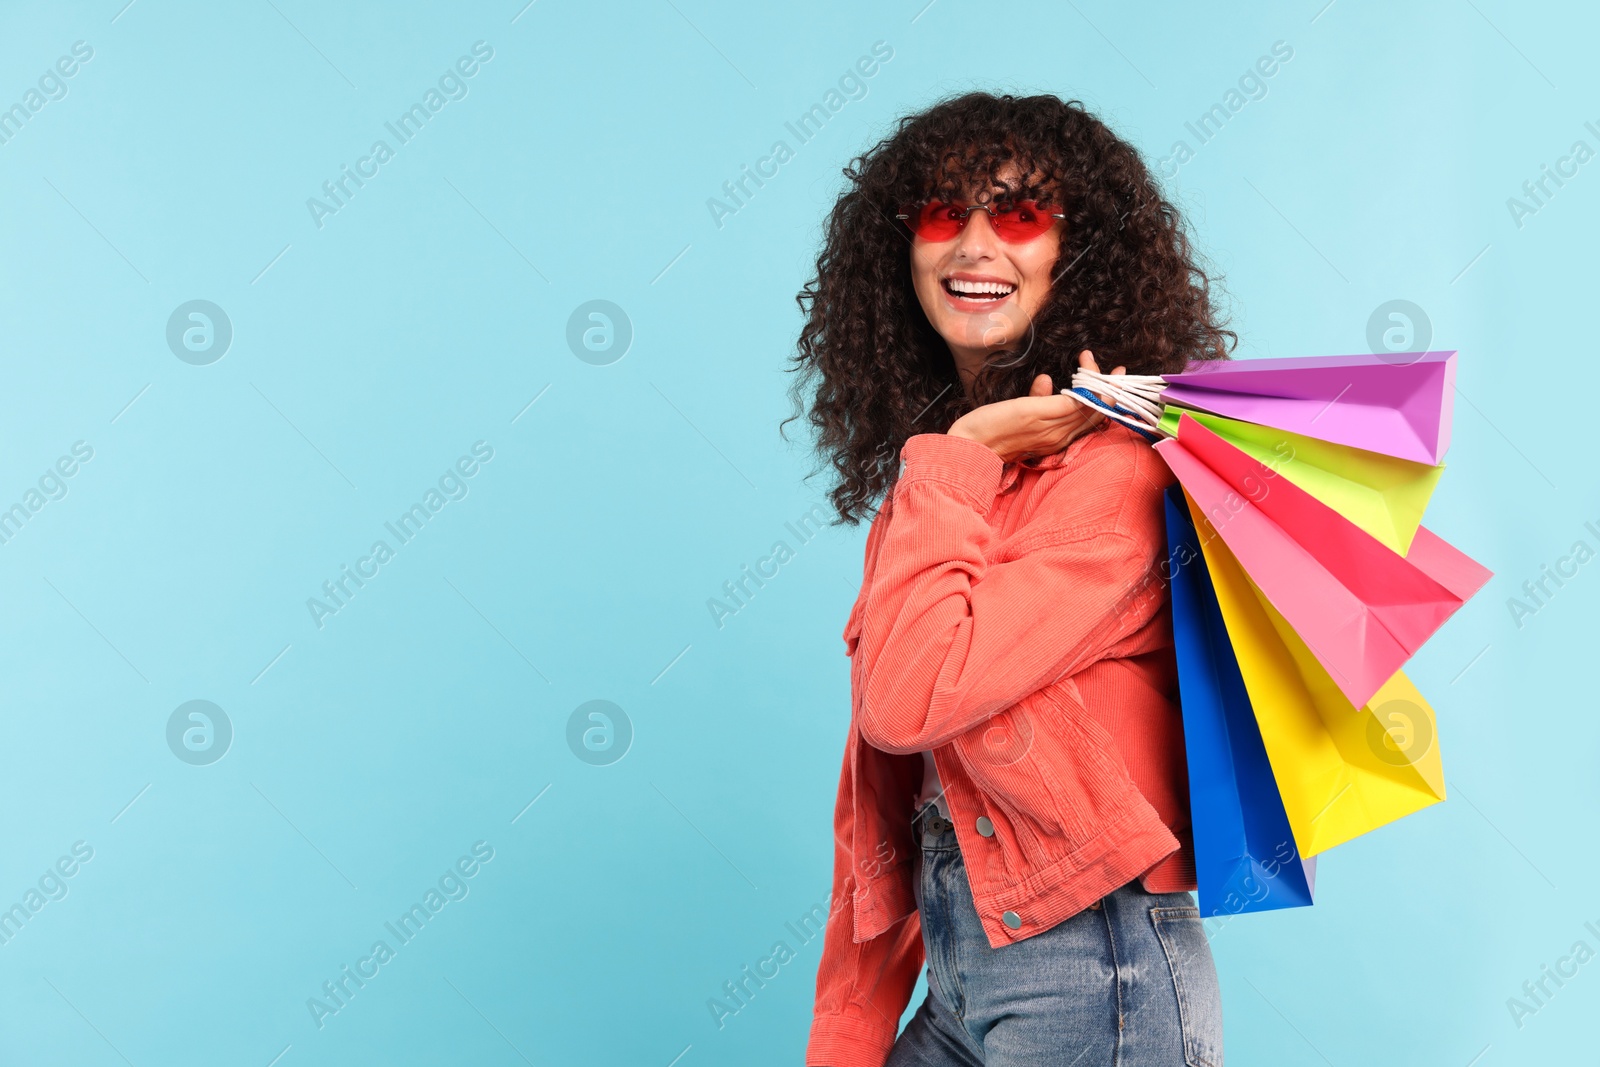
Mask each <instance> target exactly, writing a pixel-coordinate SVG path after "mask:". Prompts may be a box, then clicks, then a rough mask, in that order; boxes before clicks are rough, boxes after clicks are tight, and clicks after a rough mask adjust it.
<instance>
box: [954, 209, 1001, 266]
mask: <svg viewBox="0 0 1600 1067" xmlns="http://www.w3.org/2000/svg"><path fill="white" fill-rule="evenodd" d="M998 241H999V238H998V237H996V236H995V232H994V227H993V226H991V225H990V224H989V213H988V212H987V211H985V210H983V209H982V208H978V207H974V208H973V209H972V210H971V211H969V212H968V213H967V224H966V225H965V226H963V227H961V233H960V234H958V235H957V238H956V252H957V254H959V255H962V256H964V257H966V258H967V259H990V258H993V256H994V254H995V245H996V244H997V243H998Z"/></svg>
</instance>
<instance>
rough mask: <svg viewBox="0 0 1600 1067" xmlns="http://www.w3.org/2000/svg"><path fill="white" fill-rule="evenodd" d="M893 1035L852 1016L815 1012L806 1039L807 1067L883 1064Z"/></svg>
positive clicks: (892, 1043)
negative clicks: (808, 1036)
mask: <svg viewBox="0 0 1600 1067" xmlns="http://www.w3.org/2000/svg"><path fill="white" fill-rule="evenodd" d="M896 1025H898V1024H896ZM896 1036H897V1035H896V1033H895V1031H894V1030H893V1029H889V1030H887V1031H886V1030H885V1029H884V1028H883V1027H881V1026H869V1025H867V1024H866V1022H865V1021H864V1020H863V1019H860V1018H858V1017H855V1016H850V1015H818V1016H816V1017H815V1018H813V1019H812V1021H811V1035H810V1038H809V1040H808V1041H807V1042H806V1067H883V1064H884V1063H885V1062H886V1061H887V1060H888V1059H889V1053H890V1052H891V1051H892V1050H893V1049H894V1042H895V1037H896Z"/></svg>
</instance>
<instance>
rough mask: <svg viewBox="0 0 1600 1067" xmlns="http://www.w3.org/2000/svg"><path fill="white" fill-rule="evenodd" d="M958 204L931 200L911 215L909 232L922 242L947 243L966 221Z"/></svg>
mask: <svg viewBox="0 0 1600 1067" xmlns="http://www.w3.org/2000/svg"><path fill="white" fill-rule="evenodd" d="M961 210H962V209H961V206H960V205H959V204H946V203H944V202H943V201H940V200H931V201H929V202H928V203H926V204H923V205H922V207H920V208H918V209H916V211H915V212H914V213H912V215H911V220H910V221H911V230H912V232H913V233H915V234H916V235H917V236H918V237H920V238H922V239H923V240H924V241H948V240H950V238H952V237H954V236H955V235H956V234H958V233H960V232H961V227H962V226H963V225H964V224H965V222H966V220H965V219H964V218H962V215H961Z"/></svg>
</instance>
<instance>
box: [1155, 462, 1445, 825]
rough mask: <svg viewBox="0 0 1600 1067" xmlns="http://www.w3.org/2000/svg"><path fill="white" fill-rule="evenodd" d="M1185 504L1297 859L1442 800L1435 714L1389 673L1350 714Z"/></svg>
mask: <svg viewBox="0 0 1600 1067" xmlns="http://www.w3.org/2000/svg"><path fill="white" fill-rule="evenodd" d="M1184 499H1185V500H1186V501H1187V503H1188V505H1189V513H1190V515H1191V516H1192V517H1193V519H1194V524H1195V529H1196V531H1197V532H1198V534H1199V538H1200V549H1201V552H1202V553H1203V555H1204V556H1205V561H1206V570H1207V571H1208V572H1210V575H1211V581H1212V584H1213V585H1214V586H1215V588H1216V592H1217V603H1218V605H1219V606H1220V607H1221V609H1222V618H1223V622H1224V624H1225V625H1226V626H1227V630H1228V638H1229V640H1230V641H1231V642H1232V644H1233V650H1234V654H1235V655H1236V656H1237V657H1238V660H1239V671H1240V673H1241V674H1242V675H1243V677H1244V684H1245V689H1246V690H1247V691H1248V692H1249V694H1250V703H1251V705H1252V706H1253V707H1254V708H1255V713H1256V722H1257V724H1258V725H1259V726H1260V728H1261V740H1262V741H1263V742H1264V743H1265V745H1266V749H1267V759H1268V761H1269V762H1270V763H1271V764H1272V774H1273V777H1274V778H1275V779H1277V783H1278V792H1279V793H1280V794H1281V795H1282V797H1283V806H1284V810H1285V812H1287V814H1288V816H1289V826H1290V829H1291V830H1292V831H1293V832H1294V838H1295V844H1296V846H1297V847H1298V848H1299V850H1300V854H1301V855H1303V856H1315V855H1316V854H1317V853H1319V852H1324V851H1326V850H1328V849H1330V848H1332V847H1333V846H1334V845H1338V844H1342V843H1343V842H1345V841H1348V840H1350V839H1351V838H1353V837H1357V836H1359V835H1361V834H1364V833H1366V832H1367V831H1368V830H1374V829H1377V828H1378V827H1380V826H1383V825H1385V824H1387V823H1391V822H1393V821H1394V820H1396V819H1398V818H1400V817H1401V816H1404V815H1409V814H1411V813H1412V812H1414V811H1417V810H1419V809H1421V808H1425V807H1427V806H1428V805H1430V804H1436V803H1438V802H1439V801H1441V800H1443V799H1444V793H1445V789H1444V769H1443V767H1442V765H1441V764H1440V761H1439V743H1438V732H1437V729H1436V724H1435V721H1434V715H1433V709H1432V708H1431V707H1429V706H1428V702H1427V701H1426V700H1424V699H1423V697H1422V694H1421V693H1419V692H1417V689H1416V687H1415V686H1413V685H1412V684H1411V681H1410V679H1408V678H1407V677H1406V676H1405V674H1404V673H1403V672H1401V671H1396V672H1395V674H1394V676H1393V677H1392V678H1390V679H1389V680H1388V681H1387V682H1385V683H1384V684H1383V686H1382V687H1381V688H1380V689H1379V690H1378V691H1377V693H1376V694H1375V695H1374V696H1373V698H1372V699H1371V700H1370V701H1368V702H1367V704H1366V705H1365V706H1363V707H1360V708H1357V707H1355V706H1354V705H1353V704H1351V703H1350V701H1349V700H1347V699H1345V697H1344V695H1343V694H1342V693H1340V691H1339V687H1338V686H1336V685H1335V684H1334V683H1333V680H1332V679H1331V678H1330V677H1329V676H1328V673H1327V671H1325V670H1324V669H1323V668H1322V666H1321V665H1320V664H1319V663H1318V662H1317V659H1316V657H1315V656H1313V655H1312V654H1311V651H1310V649H1308V648H1307V647H1306V645H1305V642H1304V641H1302V640H1301V639H1300V638H1299V637H1298V636H1297V635H1296V634H1295V633H1294V631H1293V630H1291V629H1290V628H1289V625H1288V624H1287V623H1286V622H1285V621H1284V619H1283V616H1281V615H1279V614H1278V612H1277V611H1275V610H1273V607H1272V605H1271V604H1270V603H1268V601H1267V598H1266V597H1265V596H1264V595H1262V593H1261V591H1260V590H1259V589H1257V588H1256V586H1255V583H1254V582H1252V581H1251V580H1250V578H1249V576H1248V575H1246V574H1245V573H1244V571H1243V570H1242V569H1241V568H1240V566H1239V563H1238V560H1236V559H1235V558H1234V556H1233V553H1232V552H1231V551H1229V549H1228V547H1227V545H1226V544H1225V543H1224V542H1223V541H1222V539H1221V538H1220V537H1218V536H1217V531H1216V529H1215V527H1213V526H1212V524H1211V523H1210V521H1209V520H1208V519H1207V518H1206V516H1205V513H1204V512H1203V511H1202V510H1201V509H1200V508H1199V506H1198V505H1197V504H1196V503H1195V501H1194V499H1193V498H1192V497H1190V496H1189V495H1188V493H1187V492H1185V494H1184Z"/></svg>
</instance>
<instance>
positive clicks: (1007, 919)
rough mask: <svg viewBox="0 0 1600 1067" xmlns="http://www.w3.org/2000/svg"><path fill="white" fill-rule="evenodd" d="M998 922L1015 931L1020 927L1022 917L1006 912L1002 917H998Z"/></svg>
mask: <svg viewBox="0 0 1600 1067" xmlns="http://www.w3.org/2000/svg"><path fill="white" fill-rule="evenodd" d="M1000 921H1001V922H1003V923H1005V924H1006V925H1007V926H1009V927H1011V929H1013V930H1015V929H1016V928H1017V927H1019V926H1021V925H1022V916H1020V915H1018V914H1017V913H1016V912H1014V911H1008V912H1006V913H1005V914H1004V915H1002V916H1000Z"/></svg>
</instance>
